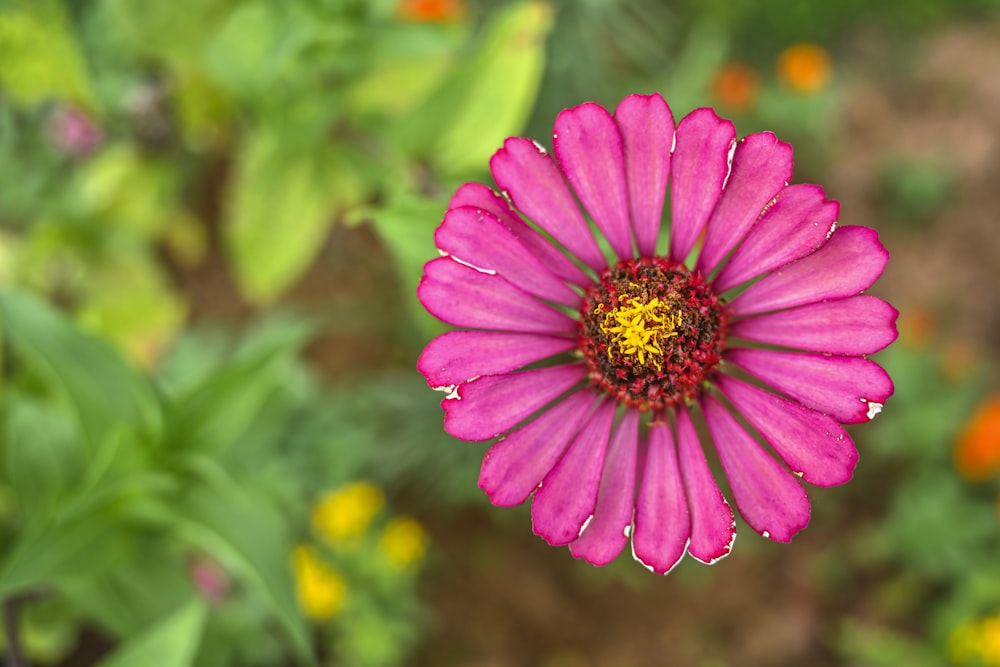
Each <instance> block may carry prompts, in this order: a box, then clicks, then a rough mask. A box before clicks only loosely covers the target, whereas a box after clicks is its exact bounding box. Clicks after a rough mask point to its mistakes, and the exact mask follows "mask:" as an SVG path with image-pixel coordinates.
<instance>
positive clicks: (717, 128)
mask: <svg viewBox="0 0 1000 667" xmlns="http://www.w3.org/2000/svg"><path fill="white" fill-rule="evenodd" d="M674 140H675V141H676V146H674V154H673V157H672V158H671V162H670V220H671V223H670V224H671V227H670V258H671V259H673V260H674V261H676V262H683V261H684V259H685V258H686V257H687V256H688V253H690V252H691V249H692V248H693V247H694V244H695V242H696V241H697V240H698V235H699V234H701V231H702V230H703V229H704V228H705V223H706V222H707V221H708V218H709V216H710V215H711V214H712V209H714V208H715V204H716V202H717V201H718V200H719V195H720V194H721V193H722V185H723V183H725V182H726V176H727V175H728V174H729V158H730V152H731V151H732V149H733V146H734V145H735V144H736V128H735V127H734V126H733V124H732V123H731V122H730V121H728V120H723V119H722V118H719V117H718V116H717V115H715V112H714V111H712V110H711V109H707V108H702V109H695V110H694V111H692V112H691V113H689V114H688V115H687V116H685V117H684V118H682V119H681V122H680V124H678V126H677V134H676V135H675V137H674Z"/></svg>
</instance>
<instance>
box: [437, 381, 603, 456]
mask: <svg viewBox="0 0 1000 667" xmlns="http://www.w3.org/2000/svg"><path fill="white" fill-rule="evenodd" d="M586 374H587V369H586V366H584V365H583V364H579V363H573V364H565V365H563V366H551V367H549V368H536V369H534V370H530V371H521V372H520V373H509V374H507V375H487V376H485V377H481V378H478V379H476V380H473V381H472V382H468V383H466V384H462V385H459V386H458V388H457V389H456V390H455V391H454V392H452V394H450V395H449V396H448V397H447V398H445V399H444V400H443V401H441V407H442V408H444V430H445V431H447V432H448V433H449V434H451V435H453V436H455V437H456V438H461V439H462V440H489V439H490V438H495V437H497V436H498V435H500V434H501V433H503V432H504V431H506V430H508V429H510V428H513V427H514V426H517V425H518V424H519V423H520V422H522V421H524V420H525V419H527V418H528V417H530V416H531V415H533V414H534V413H535V412H537V411H538V410H539V409H541V408H542V407H544V406H545V405H547V404H548V403H550V402H552V401H554V400H555V399H556V398H558V397H559V396H560V395H562V394H563V393H565V392H566V391H568V390H569V389H570V388H571V387H572V386H573V385H575V384H576V383H578V382H579V381H580V380H582V379H583V378H584V377H585V376H586Z"/></svg>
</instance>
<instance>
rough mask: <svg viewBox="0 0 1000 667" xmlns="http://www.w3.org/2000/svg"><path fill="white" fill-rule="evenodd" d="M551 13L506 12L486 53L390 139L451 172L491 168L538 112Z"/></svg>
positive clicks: (511, 8) (539, 8) (538, 6)
mask: <svg viewBox="0 0 1000 667" xmlns="http://www.w3.org/2000/svg"><path fill="white" fill-rule="evenodd" d="M551 12H552V10H551V8H550V6H549V5H548V4H546V3H542V2H537V1H531V2H517V3H514V4H511V5H508V6H506V7H504V8H502V9H500V10H498V11H497V13H496V14H495V15H494V16H493V19H492V21H491V22H490V24H489V25H488V26H487V28H486V31H485V34H484V35H483V37H482V38H481V40H480V41H479V43H480V44H481V45H480V46H479V48H478V49H477V50H476V51H475V52H474V53H473V54H472V55H471V56H470V57H469V58H468V60H466V61H465V63H463V64H462V65H461V66H460V67H458V68H457V69H456V70H455V71H454V73H453V74H452V75H451V76H449V77H447V78H445V80H444V81H443V83H442V84H441V85H440V86H439V87H438V88H436V89H435V91H434V92H433V93H432V94H431V95H430V96H429V97H428V98H427V100H426V101H425V102H424V103H423V104H422V105H421V106H419V107H418V108H417V109H416V110H415V111H414V113H412V114H410V115H409V116H407V117H405V118H403V119H402V120H401V122H400V123H398V124H397V125H396V126H395V127H394V128H392V129H391V130H390V138H392V139H394V140H395V141H396V142H397V144H398V145H399V146H400V147H401V148H402V149H403V150H404V151H407V152H410V153H416V154H417V155H419V156H421V157H426V158H430V159H432V160H433V161H434V162H435V164H436V165H437V166H438V167H439V168H440V169H441V170H443V171H444V172H445V173H449V174H454V173H460V172H463V171H467V170H469V169H484V168H485V166H486V161H487V160H488V159H489V157H490V155H492V154H493V152H494V151H496V149H497V148H499V147H500V145H501V143H502V142H503V140H504V139H505V138H507V137H509V136H510V135H512V134H516V133H517V132H518V131H519V130H520V129H521V128H522V127H523V126H524V123H525V121H527V119H528V115H529V114H530V113H531V109H532V107H533V106H534V102H535V96H536V95H537V93H538V85H539V83H540V82H541V77H542V73H543V70H544V68H545V39H546V37H547V36H548V32H549V29H550V27H551V25H552V16H551Z"/></svg>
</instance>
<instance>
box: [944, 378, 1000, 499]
mask: <svg viewBox="0 0 1000 667" xmlns="http://www.w3.org/2000/svg"><path fill="white" fill-rule="evenodd" d="M955 467H956V468H958V471H959V472H960V473H961V474H962V475H963V476H964V477H965V478H966V479H970V480H972V481H981V480H984V479H986V478H988V477H990V476H991V475H993V474H994V473H996V472H997V471H998V470H1000V396H992V397H990V398H988V399H987V400H985V401H984V402H983V403H982V404H981V405H980V406H979V409H978V410H976V413H975V414H974V415H972V419H970V420H969V421H968V423H967V424H966V426H965V429H964V430H963V431H962V434H961V435H960V436H959V439H958V442H957V443H956V445H955Z"/></svg>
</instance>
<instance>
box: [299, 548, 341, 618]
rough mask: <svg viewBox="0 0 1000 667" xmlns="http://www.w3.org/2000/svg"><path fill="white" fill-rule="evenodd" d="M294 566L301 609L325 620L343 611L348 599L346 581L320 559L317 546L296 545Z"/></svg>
mask: <svg viewBox="0 0 1000 667" xmlns="http://www.w3.org/2000/svg"><path fill="white" fill-rule="evenodd" d="M292 569H293V571H294V573H295V593H296V597H297V599H298V602H299V608H300V609H302V613H304V614H305V615H306V618H309V619H312V620H314V621H325V620H327V619H329V618H332V617H334V616H336V615H337V614H338V613H340V611H341V610H342V609H343V608H344V604H345V602H346V601H347V582H345V581H344V578H343V577H342V576H340V574H339V573H338V572H337V571H336V570H334V569H333V568H332V567H330V566H329V565H327V564H326V563H325V562H324V561H323V559H322V558H320V556H319V553H318V552H317V551H316V549H315V548H314V547H311V546H308V545H300V546H298V547H296V548H295V550H294V551H293V552H292Z"/></svg>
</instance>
